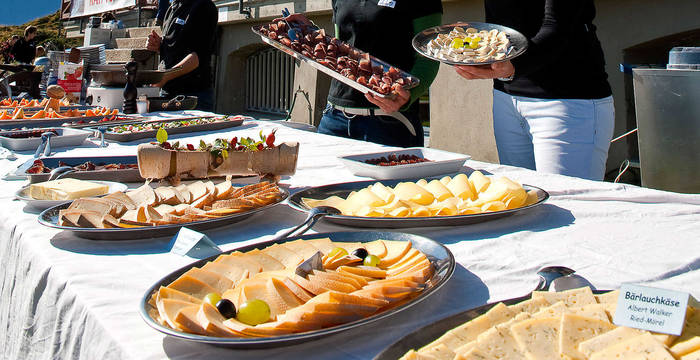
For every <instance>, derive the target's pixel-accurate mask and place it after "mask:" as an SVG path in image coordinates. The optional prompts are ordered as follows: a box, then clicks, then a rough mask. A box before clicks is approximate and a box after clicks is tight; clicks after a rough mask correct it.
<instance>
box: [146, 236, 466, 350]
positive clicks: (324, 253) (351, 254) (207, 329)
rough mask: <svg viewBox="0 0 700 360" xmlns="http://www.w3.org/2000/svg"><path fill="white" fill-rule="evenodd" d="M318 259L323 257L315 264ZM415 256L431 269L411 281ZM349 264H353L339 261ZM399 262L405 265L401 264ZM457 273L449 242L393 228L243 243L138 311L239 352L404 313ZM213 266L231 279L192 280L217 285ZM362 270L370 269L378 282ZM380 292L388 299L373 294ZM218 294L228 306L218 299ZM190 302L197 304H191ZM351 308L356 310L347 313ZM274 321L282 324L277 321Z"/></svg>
mask: <svg viewBox="0 0 700 360" xmlns="http://www.w3.org/2000/svg"><path fill="white" fill-rule="evenodd" d="M409 253H410V254H413V255H409ZM375 254H376V255H375ZM379 256H382V257H381V258H380V257H379ZM316 257H320V258H318V259H321V258H322V260H319V261H318V262H316V263H315V264H314V265H308V264H311V263H313V262H310V260H312V259H314V258H316ZM362 257H364V260H361V258H362ZM367 259H370V261H369V262H368V260H367ZM406 259H415V261H416V264H417V265H416V266H417V267H415V269H418V268H420V269H423V270H421V271H422V272H420V275H417V273H412V274H414V275H412V277H411V276H409V275H407V274H408V273H404V272H403V271H409V270H407V268H408V267H410V266H409V265H408V264H412V262H411V263H409V262H407V261H413V260H406ZM341 260H343V262H342V263H343V264H345V265H340V266H337V267H336V265H338V264H340V261H341ZM352 261H355V263H354V264H357V262H360V266H355V265H352V264H353V263H352ZM363 262H364V265H362V263H363ZM400 262H401V263H400ZM419 263H420V264H422V265H418V264H419ZM243 264H247V267H246V270H242V271H236V270H235V269H237V268H238V269H239V270H240V269H241V268H239V266H244V265H243ZM251 264H252V267H250V266H251ZM256 264H258V265H256ZM367 264H370V265H367ZM401 264H404V265H406V266H402V265H401ZM395 265H397V266H395ZM307 266H312V268H311V269H309V268H307ZM399 268H401V269H402V270H396V269H399ZM404 268H406V269H404ZM273 269H275V270H273ZM302 269H304V270H302ZM411 269H414V268H413V267H411ZM454 269H455V261H454V257H453V256H452V253H451V252H450V251H449V250H448V249H447V248H446V247H445V246H444V245H442V244H440V243H438V242H436V241H434V240H431V239H428V238H425V237H421V236H417V235H411V234H403V233H391V232H334V233H321V234H312V235H304V236H299V237H293V238H289V239H285V240H278V241H273V242H265V243H261V244H254V245H249V246H244V247H240V248H237V249H234V250H231V251H227V252H225V253H222V254H220V255H215V256H212V257H210V258H207V259H203V260H200V261H197V262H194V263H192V264H190V265H188V266H185V267H183V268H181V269H179V270H176V271H174V272H172V273H171V274H169V275H167V276H166V277H164V278H163V279H161V280H159V281H158V282H156V283H155V284H154V285H153V286H151V287H150V288H149V289H148V290H147V291H146V292H145V294H144V296H143V298H142V300H141V303H140V309H139V310H140V312H141V316H142V318H143V319H144V320H145V321H146V323H147V324H148V325H149V326H151V327H152V328H154V329H155V330H157V331H159V332H161V333H163V334H166V335H170V336H173V337H175V338H177V339H180V340H184V341H191V342H197V343H207V344H213V345H217V346H225V347H232V348H270V347H278V346H286V345H291V344H295V343H301V342H307V341H312V340H315V339H319V338H323V337H326V336H329V335H332V334H336V333H340V332H344V331H348V330H351V329H354V328H358V327H361V326H366V325H368V324H372V323H376V322H377V321H381V320H383V319H386V318H388V317H390V316H392V315H394V314H396V313H398V312H401V311H405V310H407V309H409V308H410V307H412V306H414V305H416V304H417V303H419V302H421V301H423V300H425V299H426V298H428V297H429V296H431V295H432V294H434V293H435V292H436V291H437V290H438V289H440V288H441V287H442V286H443V285H444V284H445V283H446V282H447V281H448V280H449V278H450V277H451V276H452V274H453V272H454ZM300 271H301V272H300ZM411 271H412V270H411ZM426 271H427V272H426ZM211 272H218V274H226V276H227V279H224V280H222V281H221V282H220V283H219V285H215V286H217V289H212V288H211V286H208V285H203V286H201V288H197V287H196V286H189V285H191V283H195V284H201V283H202V282H201V281H198V280H196V279H202V281H209V283H211V284H214V283H212V282H211V280H212V279H214V278H218V277H220V276H217V275H212V277H211V278H208V279H207V280H204V279H205V278H204V276H206V275H210V274H211ZM357 274H364V275H368V276H369V275H370V274H371V276H375V278H371V277H370V278H368V277H365V276H363V275H357ZM401 274H406V275H404V276H402V275H401ZM394 275H396V276H397V278H396V280H394V278H393V277H392V276H394ZM407 276H408V277H411V278H412V279H414V280H416V281H418V282H419V283H422V285H419V284H418V283H414V282H411V283H412V284H414V285H412V286H413V287H408V288H406V290H407V292H404V293H401V294H399V293H392V291H393V290H389V288H385V287H384V286H385V285H387V284H389V283H391V284H393V285H396V284H399V283H401V284H407V283H405V282H402V281H405V280H399V279H398V278H401V277H403V278H404V279H405V278H407ZM192 278H194V279H195V280H192ZM331 278H332V279H336V280H337V281H336V280H330V279H331ZM231 279H235V281H234V280H231ZM324 279H326V280H324ZM382 279H383V280H382ZM188 281H189V282H190V283H188ZM221 284H223V285H221ZM257 284H261V285H257ZM299 284H301V285H299ZM314 284H317V285H314ZM393 285H392V286H393ZM261 286H262V287H261ZM397 286H398V285H397ZM326 287H330V289H327V288H326ZM196 288H197V289H196ZM262 288H268V289H270V292H268V293H267V295H264V294H260V295H259V296H258V297H259V298H257V299H255V300H252V299H243V298H241V297H238V298H235V297H233V296H232V295H235V293H236V292H241V294H243V293H245V294H249V296H252V294H253V292H255V291H257V290H255V289H262ZM310 289H313V290H310ZM323 289H326V290H323ZM397 289H398V288H397ZM402 289H403V288H402ZM394 290H396V289H394ZM343 291H345V292H343ZM183 292H185V293H184V295H183ZM207 292H212V293H207ZM217 292H218V293H220V294H218V293H217ZM374 293H376V294H382V295H376V296H377V297H376V298H374V297H371V296H370V297H367V296H369V294H374ZM275 294H277V295H279V296H283V297H284V299H286V300H285V301H284V302H283V303H279V302H277V301H275V300H272V299H273V298H277V295H275ZM285 294H286V295H285ZM297 294H298V295H297ZM392 294H393V295H392ZM217 295H218V298H217ZM231 299H232V300H231ZM214 300H217V301H216V302H215V304H219V303H220V305H216V307H214V306H213V305H211V304H210V303H211V302H214ZM249 300H252V301H249ZM256 300H257V301H258V302H260V301H262V303H264V305H263V304H260V305H259V306H260V310H259V311H257V312H255V313H254V314H251V313H249V310H247V309H249V306H251V305H249V303H252V302H255V301H256ZM227 301H228V302H229V303H231V304H227ZM347 301H357V302H355V303H352V304H351V303H348V302H347ZM284 304H286V305H284ZM224 305H226V306H224ZM183 306H186V307H188V308H187V309H182V308H183ZM174 307H179V309H175V308H174ZM266 307H267V308H266ZM235 309H238V310H237V311H236V310H235ZM350 309H352V310H351V312H350V313H346V312H345V311H349V310H350ZM179 310H182V311H179ZM198 312H200V313H201V314H202V317H203V318H204V317H206V318H207V319H209V321H207V322H206V324H203V323H202V322H199V321H197V320H195V321H188V320H187V319H188V317H190V316H191V315H192V314H194V315H196V314H197V313H198ZM253 316H255V317H257V319H255V318H254V317H253ZM273 318H274V319H277V320H275V321H272V319H273ZM202 321H203V320H202ZM253 323H257V325H252V324H253ZM280 324H284V325H280ZM273 326H274V328H273ZM249 334H255V335H253V336H252V337H251V335H249Z"/></svg>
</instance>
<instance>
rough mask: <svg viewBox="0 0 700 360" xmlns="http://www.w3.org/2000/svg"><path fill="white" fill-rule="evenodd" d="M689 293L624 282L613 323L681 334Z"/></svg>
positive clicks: (664, 332)
mask: <svg viewBox="0 0 700 360" xmlns="http://www.w3.org/2000/svg"><path fill="white" fill-rule="evenodd" d="M688 297H689V294H688V293H684V292H679V291H672V290H664V289H657V288H651V287H646V286H639V285H632V284H622V286H621V287H620V295H619V297H618V298H617V309H616V310H615V316H614V317H613V323H614V324H615V325H618V326H627V327H631V328H636V329H642V330H649V331H653V332H658V333H663V334H671V335H680V334H681V331H682V330H683V322H684V321H685V312H686V309H687V306H688Z"/></svg>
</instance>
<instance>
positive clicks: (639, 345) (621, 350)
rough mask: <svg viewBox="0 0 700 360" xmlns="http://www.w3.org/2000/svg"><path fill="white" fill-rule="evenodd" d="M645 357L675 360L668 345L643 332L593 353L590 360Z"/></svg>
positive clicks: (651, 359) (653, 359) (648, 358)
mask: <svg viewBox="0 0 700 360" xmlns="http://www.w3.org/2000/svg"><path fill="white" fill-rule="evenodd" d="M607 359H645V360H674V358H673V356H672V355H671V354H670V353H669V352H668V350H666V347H665V346H664V345H662V344H661V343H660V342H658V341H656V339H654V337H653V336H652V335H651V334H642V335H639V336H637V337H635V338H633V339H630V340H627V341H624V342H622V343H619V344H615V345H612V346H610V347H608V348H606V349H604V350H601V351H597V352H594V353H593V354H591V357H590V360H607Z"/></svg>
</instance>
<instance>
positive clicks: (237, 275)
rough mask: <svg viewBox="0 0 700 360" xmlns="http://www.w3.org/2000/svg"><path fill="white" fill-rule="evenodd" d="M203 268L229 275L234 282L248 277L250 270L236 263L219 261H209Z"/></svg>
mask: <svg viewBox="0 0 700 360" xmlns="http://www.w3.org/2000/svg"><path fill="white" fill-rule="evenodd" d="M202 270H207V271H211V272H214V273H217V274H220V275H223V276H225V277H227V278H228V279H229V280H231V281H232V282H233V284H238V282H239V281H241V280H243V279H247V278H248V274H249V273H248V270H246V269H245V268H244V267H242V266H237V265H235V264H222V263H217V262H208V263H206V264H205V265H204V266H202Z"/></svg>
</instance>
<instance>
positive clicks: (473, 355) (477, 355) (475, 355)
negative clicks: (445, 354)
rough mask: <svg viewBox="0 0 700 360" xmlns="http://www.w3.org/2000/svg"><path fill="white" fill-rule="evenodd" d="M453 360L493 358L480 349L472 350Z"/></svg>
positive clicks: (488, 359)
mask: <svg viewBox="0 0 700 360" xmlns="http://www.w3.org/2000/svg"><path fill="white" fill-rule="evenodd" d="M455 360H494V357H492V356H489V355H488V354H487V353H486V352H484V351H483V350H481V349H477V348H472V349H470V350H469V351H467V352H465V353H464V354H460V355H457V357H455Z"/></svg>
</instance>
